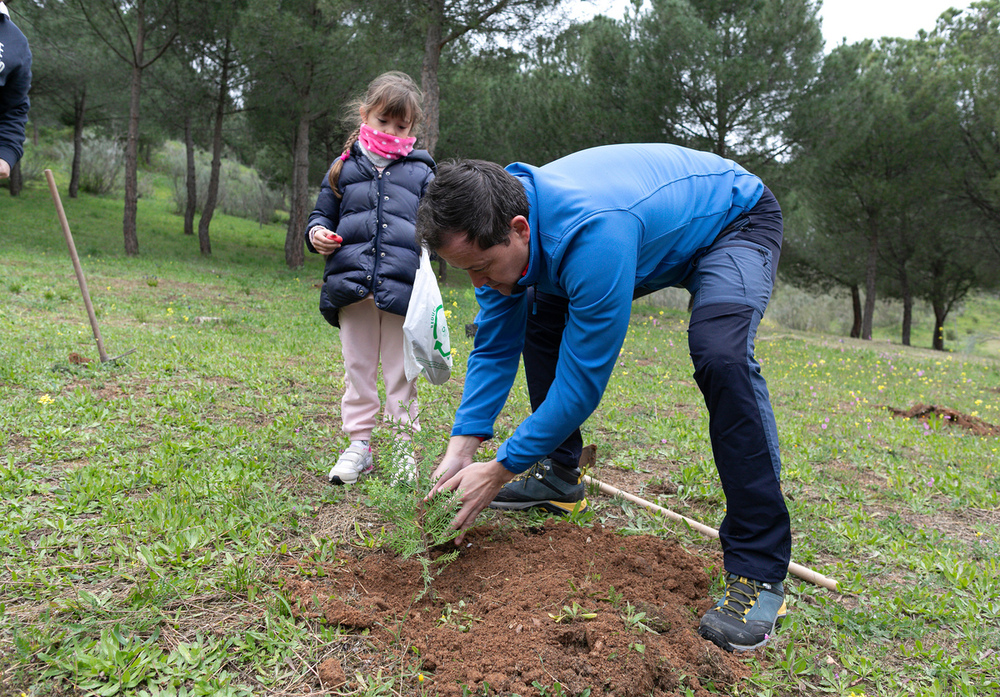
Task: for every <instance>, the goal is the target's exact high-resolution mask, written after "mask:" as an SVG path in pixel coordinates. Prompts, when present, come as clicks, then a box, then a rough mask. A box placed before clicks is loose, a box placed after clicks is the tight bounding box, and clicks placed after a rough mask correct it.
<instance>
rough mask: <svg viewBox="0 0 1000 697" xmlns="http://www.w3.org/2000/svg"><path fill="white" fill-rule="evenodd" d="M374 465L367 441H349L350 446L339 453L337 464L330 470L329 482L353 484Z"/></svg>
mask: <svg viewBox="0 0 1000 697" xmlns="http://www.w3.org/2000/svg"><path fill="white" fill-rule="evenodd" d="M374 466H375V465H374V463H373V462H372V449H371V446H370V445H369V444H368V441H366V440H355V441H351V445H350V447H349V448H347V450H345V451H344V452H343V453H341V455H340V457H339V458H337V464H335V465H334V466H333V468H332V469H331V470H330V483H331V484H353V483H354V482H356V481H358V477H360V476H361V475H362V474H368V473H369V472H371V471H372V468H373V467H374Z"/></svg>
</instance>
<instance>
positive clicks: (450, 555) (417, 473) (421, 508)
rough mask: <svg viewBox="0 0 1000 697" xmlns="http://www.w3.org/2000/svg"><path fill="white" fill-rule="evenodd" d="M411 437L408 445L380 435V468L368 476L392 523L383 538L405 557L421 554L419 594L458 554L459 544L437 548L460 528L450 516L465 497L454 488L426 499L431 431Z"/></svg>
mask: <svg viewBox="0 0 1000 697" xmlns="http://www.w3.org/2000/svg"><path fill="white" fill-rule="evenodd" d="M412 437H413V440H412V441H411V442H410V444H409V445H406V444H402V445H403V446H405V447H406V448H407V449H408V450H404V449H403V447H401V444H400V443H399V442H398V441H397V442H395V443H393V442H389V443H380V442H378V440H377V441H376V445H378V446H379V457H378V465H377V471H378V473H379V474H378V476H376V477H372V478H371V479H369V480H368V482H367V493H368V495H369V496H370V498H371V504H372V506H373V507H374V508H375V509H376V510H378V511H379V513H381V515H382V516H384V517H385V519H386V520H388V521H389V522H390V523H392V525H391V526H389V527H390V529H388V530H386V531H385V539H384V544H385V545H386V546H387V547H388V548H389V549H391V550H392V551H393V552H395V553H396V554H398V555H399V556H401V557H402V558H403V559H409V558H410V557H416V559H417V561H419V562H420V566H421V577H422V579H423V582H424V588H423V590H422V591H421V592H420V594H419V595H418V596H417V599H419V598H422V597H423V596H424V595H425V594H426V593H427V592H428V591H429V590H430V589H431V584H432V582H433V581H434V579H435V578H436V577H437V576H438V575H439V574H440V573H441V571H443V570H444V568H445V567H447V566H448V564H450V563H451V562H452V561H454V560H455V559H456V558H457V557H458V550H457V549H454V548H450V551H447V552H443V551H442V552H441V553H440V554H435V552H437V551H438V550H440V549H442V548H443V547H444V546H445V545H446V544H447V543H449V542H451V541H452V540H454V539H455V538H456V537H457V536H458V533H459V531H458V530H456V529H455V528H453V527H452V526H451V521H452V520H453V519H454V517H455V515H456V514H457V513H458V509H459V507H460V505H461V499H460V497H459V495H458V494H457V493H454V492H453V493H450V494H446V493H441V494H439V495H437V496H434V497H433V498H432V499H430V500H427V501H424V496H426V494H427V492H428V491H429V490H430V488H431V475H432V474H433V470H434V466H435V462H436V458H435V457H433V456H432V455H431V453H432V452H433V451H432V450H431V449H430V448H428V447H426V445H427V441H428V440H429V438H430V436H429V435H428V436H423V437H421V433H420V432H415V433H413V434H412ZM409 448H412V450H409ZM406 452H412V453H413V455H414V461H413V464H412V465H411V464H410V463H409V462H407V461H406V458H405V457H403V455H404V454H405V453H406ZM382 453H385V455H382ZM421 454H422V456H419V455H421Z"/></svg>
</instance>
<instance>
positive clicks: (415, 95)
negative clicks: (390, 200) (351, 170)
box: [328, 70, 424, 198]
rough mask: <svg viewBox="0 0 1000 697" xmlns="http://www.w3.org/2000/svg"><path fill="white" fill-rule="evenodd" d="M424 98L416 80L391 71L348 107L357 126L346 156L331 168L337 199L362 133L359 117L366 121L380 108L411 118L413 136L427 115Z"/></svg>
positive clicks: (383, 111) (330, 178)
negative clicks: (348, 162)
mask: <svg viewBox="0 0 1000 697" xmlns="http://www.w3.org/2000/svg"><path fill="white" fill-rule="evenodd" d="M421 99H422V95H421V93H420V88H419V87H417V83H415V82H414V81H413V78H411V77H410V76H409V75H407V74H406V73H401V72H399V71H398V70H390V71H389V72H387V73H382V74H381V75H379V76H378V77H377V78H375V79H374V80H372V81H371V83H370V84H369V85H368V90H367V91H366V92H365V94H364V96H363V97H360V98H359V99H355V100H354V101H353V102H351V103H350V104H349V105H348V119H351V122H352V123H356V126H355V128H354V130H353V131H352V132H351V135H350V136H348V138H347V140H346V141H345V142H344V150H343V153H342V154H341V156H340V157H338V158H337V159H336V160H335V161H334V163H333V166H332V167H330V174H329V176H328V179H329V181H330V188H331V189H333V194H334V196H336V197H337V198H340V197H341V196H342V194H341V192H340V188H339V186H338V185H339V183H340V171H341V170H342V169H343V168H344V160H346V159H347V157H350V154H351V148H352V147H354V143H355V142H356V141H357V140H358V133H359V132H360V130H361V122H360V121H357V119H358V115H359V114H365V117H364V118H367V115H368V114H369V113H371V111H372V110H373V109H377V110H379V111H381V112H382V113H383V114H385V115H386V116H388V117H389V118H391V119H396V118H403V119H409V121H410V122H411V123H412V124H413V127H412V129H411V130H410V133H414V132H415V131H416V130H417V126H418V125H419V124H420V121H421V119H422V118H423V115H424V112H423V109H422V108H421V106H420V102H421ZM345 120H346V119H345Z"/></svg>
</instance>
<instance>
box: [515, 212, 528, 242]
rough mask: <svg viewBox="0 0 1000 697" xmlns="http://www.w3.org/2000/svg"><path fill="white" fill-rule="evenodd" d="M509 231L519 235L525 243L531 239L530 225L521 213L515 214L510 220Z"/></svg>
mask: <svg viewBox="0 0 1000 697" xmlns="http://www.w3.org/2000/svg"><path fill="white" fill-rule="evenodd" d="M510 231H511V232H512V233H514V234H515V235H517V236H518V237H520V238H521V239H522V240H523V241H524V243H525V244H527V243H528V240H530V239H531V225H529V224H528V219H527V218H525V217H524V216H523V215H515V216H514V217H513V218H511V221H510Z"/></svg>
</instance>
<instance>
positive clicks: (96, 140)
mask: <svg viewBox="0 0 1000 697" xmlns="http://www.w3.org/2000/svg"><path fill="white" fill-rule="evenodd" d="M56 150H57V152H58V155H59V159H60V160H61V161H62V162H64V163H66V165H67V166H68V165H69V164H70V163H71V162H72V161H73V143H72V142H68V143H67V142H62V143H59V144H57V145H56ZM124 168H125V147H124V146H123V145H122V144H121V142H119V141H118V140H115V139H112V138H104V137H101V136H94V135H85V136H84V137H83V145H82V147H81V149H80V191H83V192H84V193H88V194H110V193H112V192H113V191H115V190H116V189H117V188H118V180H119V177H121V176H122V172H123V171H124Z"/></svg>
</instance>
